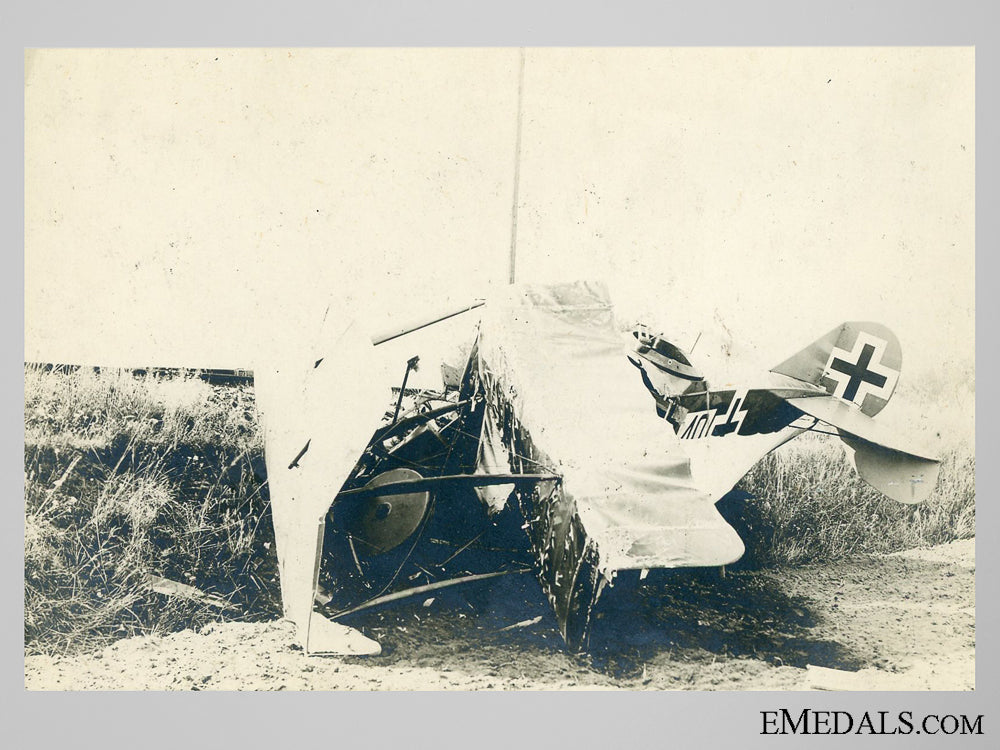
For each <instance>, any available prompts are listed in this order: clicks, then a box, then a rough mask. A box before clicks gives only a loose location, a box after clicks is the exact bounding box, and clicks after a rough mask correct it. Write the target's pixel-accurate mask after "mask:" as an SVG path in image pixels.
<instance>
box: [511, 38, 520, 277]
mask: <svg viewBox="0 0 1000 750" xmlns="http://www.w3.org/2000/svg"><path fill="white" fill-rule="evenodd" d="M523 100H524V47H521V62H520V70H519V71H518V77H517V134H516V136H515V140H514V201H513V205H512V207H511V222H510V278H509V280H508V282H509V283H511V284H513V283H514V279H515V275H514V265H515V260H516V256H517V200H518V187H519V185H520V179H521V116H522V108H523Z"/></svg>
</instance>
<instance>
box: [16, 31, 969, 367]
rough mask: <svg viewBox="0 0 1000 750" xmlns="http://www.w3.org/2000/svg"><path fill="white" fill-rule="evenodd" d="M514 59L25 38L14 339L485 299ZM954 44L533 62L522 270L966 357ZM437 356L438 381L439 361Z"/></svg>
mask: <svg viewBox="0 0 1000 750" xmlns="http://www.w3.org/2000/svg"><path fill="white" fill-rule="evenodd" d="M518 68H519V52H518V51H517V50H514V49H471V50H470V49H452V50H426V49H420V50H391V49H387V50H378V49H334V50H308V49H291V50H253V49H227V50H201V49H185V50H40V51H32V52H29V53H28V56H27V59H26V216H25V222H26V247H25V308H26V309H25V328H26V330H25V356H26V358H27V359H28V360H40V361H59V362H77V363H81V364H108V365H119V364H122V365H163V366H170V365H177V366H181V365H184V366H201V367H247V366H252V362H253V360H254V359H255V357H257V356H259V354H260V352H261V351H263V350H267V349H269V348H271V347H273V346H274V344H275V342H276V341H280V340H282V339H283V338H286V337H289V336H295V335H296V332H297V331H301V330H305V329H307V328H309V327H310V326H311V325H312V322H311V321H314V320H315V318H316V315H317V314H318V313H317V310H318V311H319V312H322V309H323V308H324V307H325V305H326V303H327V302H328V301H330V300H334V303H335V305H336V306H341V305H345V304H346V306H347V307H348V308H349V309H351V310H352V311H355V312H357V313H358V314H359V315H360V316H361V317H362V319H364V320H366V321H369V320H370V321H371V322H372V324H373V326H374V327H383V326H384V324H385V323H386V321H390V322H391V319H392V318H393V316H396V317H399V316H403V317H409V316H410V314H411V313H412V312H413V311H414V310H416V309H417V308H420V307H423V306H425V305H430V306H435V305H437V306H440V305H439V304H437V298H438V297H439V296H444V295H447V296H449V297H450V298H452V299H455V300H463V299H465V298H472V297H476V296H482V295H484V294H487V293H488V290H489V287H490V285H491V284H493V285H503V284H504V283H505V282H506V278H507V262H508V253H509V246H510V232H511V203H512V196H513V179H514V163H515V148H514V145H515V132H516V114H517V99H518V97H517V93H518ZM974 104H975V102H974V53H973V50H972V49H971V48H905V49H903V48H878V49H864V48H844V49H810V48H781V49H730V48H719V49H697V48H682V49H599V50H587V49H573V48H565V49H529V50H527V53H526V59H525V67H524V89H523V120H522V142H521V157H520V159H521V161H520V192H519V219H518V239H517V243H518V250H517V258H518V262H517V276H518V279H519V280H525V281H527V280H537V281H555V280H561V279H575V278H581V277H584V278H586V277H598V278H602V279H604V280H606V281H607V282H608V284H609V286H610V288H611V290H612V292H613V294H614V295H615V296H616V298H617V302H618V304H619V310H620V313H621V314H622V315H623V316H624V317H626V318H639V317H641V318H644V319H646V320H647V322H649V323H650V324H651V325H652V326H654V327H656V328H659V329H661V330H665V331H667V332H668V333H673V334H675V335H676V337H677V340H678V342H679V343H681V344H689V343H690V341H693V339H694V337H695V336H696V335H697V334H698V333H699V332H702V334H703V336H704V337H705V338H703V341H704V342H705V343H704V344H703V343H699V347H705V351H706V354H707V353H709V352H710V351H711V346H712V341H715V340H717V339H720V338H728V337H731V340H732V341H733V342H735V343H736V345H737V346H736V350H737V351H738V352H739V353H741V354H745V355H746V357H747V360H748V361H749V360H753V361H754V362H755V363H756V362H757V361H759V362H760V363H761V364H763V365H769V364H775V363H777V362H778V361H781V360H782V359H784V358H785V357H786V356H788V355H789V354H791V353H792V352H794V351H796V350H798V349H800V348H802V347H803V346H804V345H805V344H807V343H809V342H810V341H812V340H813V339H815V338H817V337H819V336H820V335H821V334H823V333H825V332H826V331H827V330H828V329H830V328H832V327H833V326H834V325H836V324H838V323H839V322H841V321H842V320H866V319H871V320H877V321H880V322H882V323H885V324H886V325H888V326H889V327H890V328H892V329H893V330H894V331H895V332H896V333H897V335H898V336H899V338H900V340H901V342H902V345H903V357H904V377H906V375H907V372H906V371H907V369H908V368H912V372H918V373H919V372H921V371H927V370H939V371H941V370H949V369H955V370H960V369H962V368H966V367H970V366H971V364H972V358H973V321H974V309H975V300H974V296H973V293H974V213H973V210H974V154H975V133H974V109H975V106H974ZM434 369H436V367H435V368H434Z"/></svg>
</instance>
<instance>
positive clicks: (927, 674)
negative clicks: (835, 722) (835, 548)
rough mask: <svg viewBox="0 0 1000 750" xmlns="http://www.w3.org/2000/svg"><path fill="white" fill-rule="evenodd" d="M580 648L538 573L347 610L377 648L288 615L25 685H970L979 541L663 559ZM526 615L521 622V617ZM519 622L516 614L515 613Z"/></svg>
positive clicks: (116, 649) (616, 595) (143, 644)
mask: <svg viewBox="0 0 1000 750" xmlns="http://www.w3.org/2000/svg"><path fill="white" fill-rule="evenodd" d="M600 614H601V617H600V619H599V620H598V622H597V626H596V628H595V631H594V635H593V637H592V641H591V649H590V652H589V653H587V654H577V655H574V654H569V653H566V652H565V651H564V650H563V648H562V647H561V645H562V644H561V640H560V638H559V635H558V633H557V631H556V630H555V622H554V620H553V619H552V617H551V615H550V614H549V612H548V608H547V605H546V604H545V601H544V600H543V599H542V598H541V594H540V592H539V591H538V586H537V584H536V583H535V582H534V581H533V580H532V579H531V578H530V577H529V576H509V577H506V578H502V579H498V582H494V583H492V584H491V585H487V584H482V585H481V586H480V587H479V588H478V589H473V588H471V587H470V588H469V589H466V590H464V591H462V592H452V593H449V594H447V595H446V596H438V597H435V598H433V599H429V598H428V599H417V600H415V601H412V602H406V603H399V604H397V605H396V606H395V607H393V608H391V609H388V608H387V609H385V610H383V611H381V612H375V611H370V612H366V613H362V614H359V615H356V616H354V617H353V619H351V620H349V621H347V622H348V624H350V625H353V626H355V627H358V628H361V629H362V630H363V631H364V632H365V633H367V634H368V635H370V636H372V637H375V638H377V639H378V640H379V641H380V642H381V643H382V646H383V653H382V655H380V656H377V657H365V658H361V657H352V658H333V657H308V656H305V655H304V654H303V653H302V651H301V650H300V649H297V648H295V647H293V646H291V645H290V644H291V628H290V626H289V625H288V624H287V623H284V622H273V623H227V624H216V625H211V626H209V627H207V628H204V629H203V630H202V631H201V632H197V633H196V632H193V631H184V632H181V633H176V634H173V635H169V636H164V637H159V636H147V637H142V638H132V639H128V640H123V641H119V642H118V643H116V644H114V645H112V646H109V647H108V648H106V649H104V650H103V651H102V652H100V653H96V654H86V655H82V656H78V657H73V658H65V657H64V658H59V657H49V656H31V657H28V658H27V659H26V661H25V685H26V687H27V688H28V689H54V690H148V689H152V690H237V689H239V690H345V689H351V690H410V689H434V690H437V689H445V690H482V689H487V690H509V689H514V690H517V689H546V690H549V689H552V690H566V689H604V690H608V689H655V690H661V689H667V690H671V689H681V690H788V689H791V690H797V689H807V688H808V687H809V686H810V685H812V684H815V683H816V681H817V680H816V679H815V676H816V672H817V671H818V670H807V669H806V668H807V666H808V665H814V666H818V667H827V668H832V669H837V670H849V671H850V672H852V673H853V674H852V675H847V676H846V677H848V678H849V680H848V685H849V686H850V687H851V688H852V689H911V690H912V689H937V690H971V689H973V688H974V682H975V540H967V541H961V542H954V543H952V544H948V545H944V546H941V547H936V548H933V549H930V550H915V551H910V552H907V553H903V554H898V555H892V556H888V557H881V558H875V559H871V558H865V559H859V560H853V561H849V562H840V563H837V564H831V565H814V566H806V567H800V568H794V569H782V570H769V571H755V572H749V571H748V572H730V573H728V574H727V575H725V577H720V576H719V574H718V572H717V571H699V572H693V571H662V572H655V571H654V573H653V574H650V576H649V578H647V579H646V581H645V582H644V585H643V586H638V585H632V584H631V583H630V582H629V581H627V580H626V581H622V582H620V585H617V584H616V586H615V587H614V589H612V590H611V593H610V594H609V595H606V599H602V602H601V613H600ZM526 622H527V623H530V624H523V623H526ZM516 623H522V624H521V625H520V626H518V627H514V628H509V629H505V628H508V626H511V625H514V624H516Z"/></svg>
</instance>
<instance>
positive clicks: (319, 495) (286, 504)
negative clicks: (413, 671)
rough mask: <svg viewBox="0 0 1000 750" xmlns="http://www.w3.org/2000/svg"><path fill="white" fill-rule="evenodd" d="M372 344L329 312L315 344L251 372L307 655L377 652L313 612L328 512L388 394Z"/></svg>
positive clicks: (289, 590) (286, 597)
mask: <svg viewBox="0 0 1000 750" xmlns="http://www.w3.org/2000/svg"><path fill="white" fill-rule="evenodd" d="M390 382H391V379H390V377H389V375H388V374H387V372H386V369H385V367H384V365H383V363H382V362H381V361H380V360H379V358H377V357H376V356H375V354H374V351H373V348H372V344H371V342H370V341H369V340H368V339H367V338H365V337H364V335H363V334H362V332H361V331H360V330H359V327H358V326H357V325H356V324H354V323H353V321H352V320H351V319H350V318H349V317H348V316H346V315H340V316H337V315H334V314H331V313H328V315H327V317H326V319H325V320H324V321H323V324H322V326H321V327H319V328H318V333H317V335H316V336H315V337H313V338H310V339H309V340H306V341H296V342H295V343H293V344H290V345H289V346H287V347H286V351H284V352H282V353H281V354H280V356H276V357H275V358H274V359H273V360H270V361H265V362H259V363H257V365H256V366H255V368H254V388H255V393H256V398H257V408H258V410H259V412H260V416H261V423H262V426H263V430H264V443H265V460H266V463H267V474H268V485H269V491H270V497H271V513H272V517H273V521H274V532H275V543H276V545H277V552H278V567H279V574H280V578H281V598H282V604H283V608H284V613H285V617H286V618H287V619H289V620H291V621H293V622H294V623H295V625H296V631H297V637H298V640H299V642H300V643H301V644H302V646H303V647H304V648H305V649H306V650H307V651H308V652H310V653H323V652H336V653H344V654H370V653H378V651H379V645H378V643H376V642H375V641H372V640H370V639H368V638H366V637H364V636H363V635H361V634H360V633H359V632H357V631H355V630H353V629H352V628H348V627H346V626H344V625H340V624H337V623H333V622H330V621H328V620H326V619H325V618H323V617H322V616H321V615H319V614H313V602H314V596H315V591H316V583H317V576H318V573H319V563H320V555H321V553H322V534H323V524H324V520H325V516H326V512H327V510H328V509H329V507H330V504H331V502H332V501H333V499H334V498H335V497H336V496H337V493H338V492H339V491H340V489H341V487H342V486H343V484H344V481H345V480H346V479H347V477H348V475H349V474H350V472H351V470H352V469H353V468H354V465H355V463H356V462H357V460H358V457H359V456H360V455H361V453H362V451H364V449H365V447H366V446H367V444H368V441H369V440H370V439H371V436H372V433H373V431H374V429H375V427H376V426H377V425H378V424H379V420H380V419H381V418H382V416H383V414H384V412H385V408H386V405H387V403H388V401H389V399H390V395H391V390H390V388H391V386H390Z"/></svg>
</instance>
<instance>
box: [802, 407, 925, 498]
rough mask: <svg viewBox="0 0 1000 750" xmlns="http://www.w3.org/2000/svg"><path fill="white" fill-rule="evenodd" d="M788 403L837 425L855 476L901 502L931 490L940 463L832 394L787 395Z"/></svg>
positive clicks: (923, 496)
mask: <svg viewBox="0 0 1000 750" xmlns="http://www.w3.org/2000/svg"><path fill="white" fill-rule="evenodd" d="M788 403H790V404H791V405H792V406H794V407H795V408H796V409H799V410H800V411H802V412H804V413H805V414H808V415H809V416H811V417H815V418H816V419H819V420H821V421H822V422H826V423H827V424H830V425H832V426H833V427H836V428H837V431H838V432H839V433H840V437H841V439H842V440H843V441H844V443H846V444H847V446H848V447H849V448H850V449H851V453H852V460H853V462H854V468H855V469H856V470H857V472H858V475H859V476H860V477H861V478H862V479H864V480H865V481H866V482H867V483H868V484H870V485H871V486H872V487H874V488H875V489H877V490H879V491H880V492H882V493H883V494H885V495H888V496H889V497H891V498H892V499H893V500H896V501H898V502H901V503H907V504H913V503H920V502H923V501H924V500H926V499H927V497H928V496H929V495H930V494H931V492H932V491H933V490H934V485H935V484H936V483H937V476H938V468H939V462H938V461H937V460H936V459H933V458H929V457H927V456H921V455H918V454H916V453H913V452H911V451H910V450H908V449H906V448H903V447H900V446H899V445H898V443H897V441H896V438H895V436H894V435H892V434H890V433H889V431H888V430H887V429H886V428H885V427H884V426H883V425H880V424H879V423H877V422H875V421H874V420H873V419H871V418H870V417H867V416H865V414H863V413H862V412H861V411H860V410H858V409H856V408H853V407H851V406H849V405H848V404H847V403H845V402H844V401H841V400H839V399H837V398H834V397H831V396H817V397H807V398H790V399H788Z"/></svg>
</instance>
